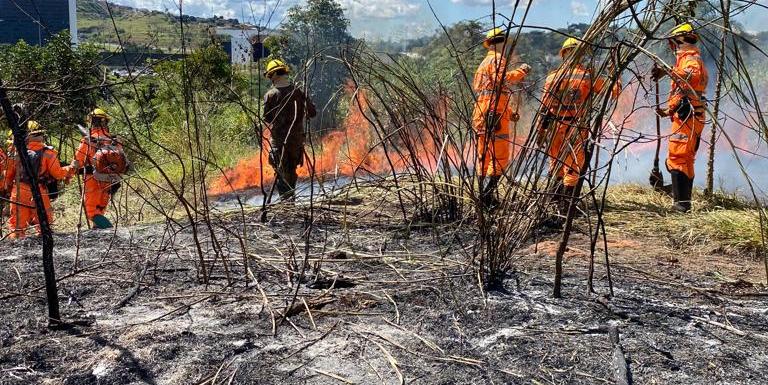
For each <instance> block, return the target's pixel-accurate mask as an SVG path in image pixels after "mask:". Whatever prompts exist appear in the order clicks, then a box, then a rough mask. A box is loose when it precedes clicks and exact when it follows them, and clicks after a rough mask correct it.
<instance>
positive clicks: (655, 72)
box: [651, 66, 667, 81]
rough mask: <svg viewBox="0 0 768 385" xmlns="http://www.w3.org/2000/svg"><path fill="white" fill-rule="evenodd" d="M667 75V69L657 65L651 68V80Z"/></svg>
mask: <svg viewBox="0 0 768 385" xmlns="http://www.w3.org/2000/svg"><path fill="white" fill-rule="evenodd" d="M665 76H667V71H666V70H665V69H664V68H661V67H659V66H653V68H652V69H651V80H653V81H656V80H659V79H661V78H663V77H665Z"/></svg>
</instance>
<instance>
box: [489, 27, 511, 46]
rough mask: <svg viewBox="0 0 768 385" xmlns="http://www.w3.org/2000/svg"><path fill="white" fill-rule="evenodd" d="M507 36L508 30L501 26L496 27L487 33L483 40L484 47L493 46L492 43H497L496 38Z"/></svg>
mask: <svg viewBox="0 0 768 385" xmlns="http://www.w3.org/2000/svg"><path fill="white" fill-rule="evenodd" d="M506 37H507V31H506V30H504V29H501V28H499V27H496V28H494V29H492V30H490V31H488V33H486V34H485V40H484V41H483V47H485V48H488V47H490V46H491V44H495V43H496V42H494V40H497V39H506Z"/></svg>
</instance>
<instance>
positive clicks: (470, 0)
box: [451, 0, 531, 8]
mask: <svg viewBox="0 0 768 385" xmlns="http://www.w3.org/2000/svg"><path fill="white" fill-rule="evenodd" d="M529 1H531V0H521V1H520V4H519V6H521V7H523V6H526V5H528V2H529ZM516 2H517V1H516V0H506V1H502V0H496V7H497V8H501V7H514V6H515V3H516ZM451 3H453V4H456V5H466V6H469V7H480V6H489V5H491V4H493V0H451Z"/></svg>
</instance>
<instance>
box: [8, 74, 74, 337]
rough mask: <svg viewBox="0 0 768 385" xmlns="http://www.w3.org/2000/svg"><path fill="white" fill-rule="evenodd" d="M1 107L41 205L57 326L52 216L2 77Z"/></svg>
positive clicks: (48, 290) (52, 318) (48, 288)
mask: <svg viewBox="0 0 768 385" xmlns="http://www.w3.org/2000/svg"><path fill="white" fill-rule="evenodd" d="M0 107H2V109H3V112H4V113H5V119H6V120H7V121H8V125H9V126H10V127H11V129H12V130H13V145H14V147H16V153H17V154H18V156H19V160H20V161H21V165H22V168H23V169H24V174H25V175H26V176H27V179H29V184H30V188H31V189H32V199H33V200H34V202H35V206H36V207H37V217H38V222H39V224H40V234H41V236H42V238H43V273H44V274H45V294H46V298H47V299H48V326H49V327H55V326H59V325H60V324H61V317H60V315H59V291H58V289H57V288H56V272H55V270H54V266H53V232H52V231H51V224H50V223H48V215H47V213H46V212H45V205H43V196H42V195H41V194H40V184H39V183H38V182H39V181H38V175H37V173H36V172H35V171H36V170H32V163H31V161H30V159H29V155H28V154H27V138H26V137H25V130H23V129H22V128H21V126H20V125H19V120H18V119H17V117H16V113H15V112H14V111H13V106H12V105H11V101H10V100H8V93H7V92H6V90H5V87H4V85H3V80H2V79H0Z"/></svg>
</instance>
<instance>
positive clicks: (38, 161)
mask: <svg viewBox="0 0 768 385" xmlns="http://www.w3.org/2000/svg"><path fill="white" fill-rule="evenodd" d="M27 129H28V132H29V133H28V134H27V152H28V154H29V158H30V162H31V163H32V167H33V168H34V169H36V170H37V174H38V184H39V188H40V194H41V195H42V197H43V206H44V207H45V212H46V214H47V216H48V222H51V223H52V222H53V211H52V210H51V200H50V198H49V196H48V188H47V187H46V185H47V182H49V181H51V180H52V179H53V180H68V179H69V178H71V177H72V174H73V173H74V170H72V169H71V168H70V167H61V164H60V162H59V154H58V153H57V152H56V150H54V149H53V147H50V146H47V145H46V144H45V134H46V132H45V130H43V129H41V127H40V125H39V124H38V123H37V122H36V121H33V120H30V121H28V122H27ZM4 184H5V187H6V189H7V190H9V191H11V202H12V203H11V204H10V212H11V216H10V219H9V220H8V227H9V228H10V229H11V234H10V235H9V238H11V239H18V238H23V237H24V236H25V235H26V229H27V228H28V227H30V226H35V227H38V232H39V226H37V225H39V224H40V222H39V220H38V216H37V209H36V207H35V201H34V199H33V198H32V188H31V186H30V181H29V179H28V178H27V176H26V173H25V172H24V170H23V168H22V165H21V161H20V160H19V157H18V156H14V157H13V158H9V159H8V161H7V166H6V174H5V179H4Z"/></svg>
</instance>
